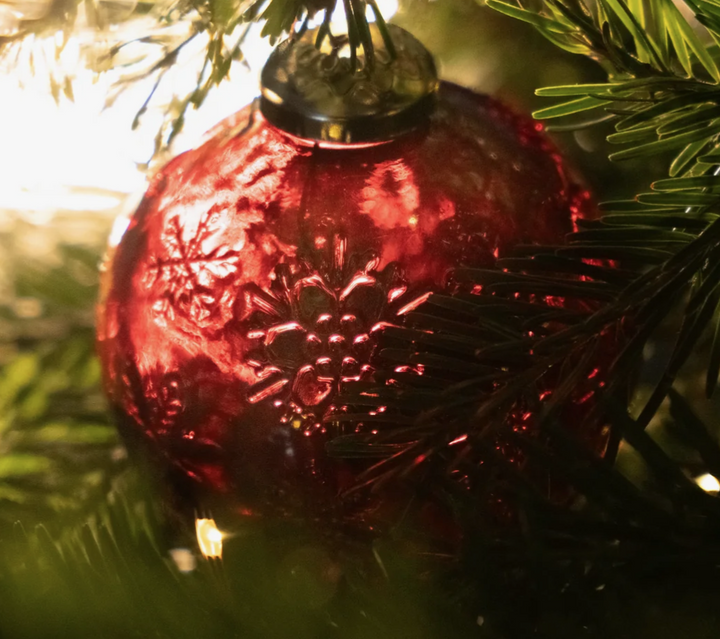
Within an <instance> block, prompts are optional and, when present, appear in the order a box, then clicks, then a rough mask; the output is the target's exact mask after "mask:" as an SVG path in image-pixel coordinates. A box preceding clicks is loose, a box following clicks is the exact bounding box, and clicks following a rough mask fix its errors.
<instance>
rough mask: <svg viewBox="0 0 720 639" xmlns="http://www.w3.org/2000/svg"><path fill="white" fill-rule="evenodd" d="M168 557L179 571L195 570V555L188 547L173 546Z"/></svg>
mask: <svg viewBox="0 0 720 639" xmlns="http://www.w3.org/2000/svg"><path fill="white" fill-rule="evenodd" d="M170 557H171V558H172V560H173V562H174V563H175V566H177V569H178V570H179V571H180V572H192V571H193V570H195V563H196V562H195V555H193V553H192V551H190V550H189V549H188V548H173V549H172V550H171V551H170Z"/></svg>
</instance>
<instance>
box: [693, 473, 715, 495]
mask: <svg viewBox="0 0 720 639" xmlns="http://www.w3.org/2000/svg"><path fill="white" fill-rule="evenodd" d="M695 483H696V484H697V485H698V486H700V488H702V489H703V490H704V491H705V492H706V493H717V492H720V482H719V481H718V480H717V478H716V477H714V476H713V475H711V474H710V473H705V474H704V475H700V476H699V477H696V478H695Z"/></svg>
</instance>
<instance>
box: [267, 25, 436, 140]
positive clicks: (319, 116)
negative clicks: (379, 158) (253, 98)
mask: <svg viewBox="0 0 720 639" xmlns="http://www.w3.org/2000/svg"><path fill="white" fill-rule="evenodd" d="M387 29H388V31H389V33H390V37H391V39H392V43H393V45H394V47H395V49H396V55H395V56H393V55H391V54H390V52H388V50H387V48H386V46H385V43H384V41H383V38H382V35H381V33H380V30H379V29H378V27H377V26H376V25H374V24H371V25H370V31H371V34H372V41H373V45H374V56H373V64H372V65H371V64H368V61H367V56H366V54H363V53H362V49H360V50H358V57H357V64H356V69H355V70H354V71H353V69H352V64H351V61H350V59H349V58H347V57H342V56H341V54H342V53H343V49H340V50H337V49H334V48H333V47H332V45H331V43H330V41H329V38H325V42H324V44H323V45H322V46H321V47H320V48H319V49H318V48H317V47H316V46H315V39H316V35H317V30H313V31H308V32H306V33H305V34H304V35H303V36H302V37H299V38H296V39H294V40H293V39H289V40H286V41H285V42H283V43H282V44H280V45H279V46H278V47H277V49H276V50H275V51H274V52H273V53H272V55H271V56H270V58H269V59H268V61H267V63H266V64H265V67H264V68H263V71H262V75H261V84H262V93H261V98H260V110H261V112H262V114H263V116H264V117H265V119H266V120H267V121H268V122H270V124H272V125H273V126H275V127H277V128H278V129H281V130H282V131H285V132H286V133H289V134H291V135H294V136H296V137H298V138H301V139H305V140H310V141H322V142H328V143H339V144H369V143H377V142H384V141H388V140H391V139H394V138H397V137H399V136H401V135H403V134H405V133H408V132H409V131H412V130H414V129H417V128H419V127H421V126H422V125H423V124H425V123H426V122H427V121H428V119H429V117H430V115H431V114H432V112H433V109H434V104H435V95H436V92H437V89H438V86H439V82H438V76H437V69H436V67H435V62H434V60H433V58H432V55H430V53H429V51H428V50H427V49H426V48H425V47H424V46H423V45H422V44H421V43H420V42H419V41H418V40H416V39H415V38H414V37H413V36H412V35H411V34H410V33H408V32H407V31H405V30H404V29H401V28H400V27H397V26H395V25H387ZM344 48H345V49H347V48H348V47H347V45H346V46H345V47H344Z"/></svg>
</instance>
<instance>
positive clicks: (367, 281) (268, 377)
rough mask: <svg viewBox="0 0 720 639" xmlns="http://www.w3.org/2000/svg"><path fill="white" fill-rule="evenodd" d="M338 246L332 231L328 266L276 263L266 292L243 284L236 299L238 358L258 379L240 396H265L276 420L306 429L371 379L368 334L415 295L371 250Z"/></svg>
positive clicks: (370, 338) (260, 398)
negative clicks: (348, 388) (241, 349)
mask: <svg viewBox="0 0 720 639" xmlns="http://www.w3.org/2000/svg"><path fill="white" fill-rule="evenodd" d="M346 248H347V240H346V239H344V238H342V237H339V236H336V237H335V238H334V241H333V249H334V250H333V252H332V253H333V258H332V264H331V265H330V266H329V267H327V266H325V267H322V266H321V267H320V268H313V266H312V265H311V264H310V263H309V262H308V261H303V260H298V261H297V262H295V263H293V264H287V263H281V264H279V265H277V266H276V268H275V270H274V279H273V282H272V285H271V287H270V290H269V291H264V290H262V289H260V287H258V286H256V285H249V286H246V287H245V288H244V289H243V291H242V293H241V299H240V300H238V302H239V305H240V306H241V308H242V312H241V318H240V324H241V327H242V328H241V330H242V331H243V336H244V337H245V338H246V339H245V340H243V343H244V345H245V347H246V348H245V352H244V353H243V359H244V361H245V362H246V363H247V364H249V365H250V366H252V367H253V369H254V370H255V371H256V374H257V378H258V381H257V382H256V383H255V384H254V385H252V386H251V388H250V389H249V392H248V397H247V399H248V401H249V402H250V403H253V404H254V403H258V402H263V401H272V402H273V403H274V405H275V407H277V408H278V410H279V411H280V414H281V417H280V419H281V421H282V422H284V423H287V422H289V421H292V423H293V426H294V427H295V428H303V429H304V430H305V432H306V433H308V434H309V433H310V432H312V431H313V430H322V429H323V428H324V427H323V420H324V419H325V418H326V417H327V416H328V415H330V414H332V413H333V412H334V411H336V410H337V409H338V408H339V407H338V406H336V405H335V404H334V400H335V398H336V397H337V395H338V393H341V392H342V391H343V390H344V389H345V388H346V385H347V384H351V383H353V382H358V381H365V380H370V379H372V376H373V373H374V368H373V365H372V358H373V354H374V351H375V348H376V340H375V336H374V334H375V333H376V332H377V331H379V330H381V329H382V328H383V327H384V326H387V325H388V324H391V323H393V322H394V321H397V317H398V314H401V313H403V312H404V311H405V310H407V309H408V308H409V307H411V306H413V302H412V301H410V302H408V300H409V298H411V297H417V296H416V295H411V294H410V292H409V291H408V287H407V284H406V281H405V279H404V278H403V273H402V269H401V268H400V267H399V266H398V265H397V264H395V263H391V264H389V265H387V266H386V267H385V268H383V269H382V270H377V266H378V263H379V259H378V257H377V256H376V255H374V254H371V253H366V254H364V255H351V256H346Z"/></svg>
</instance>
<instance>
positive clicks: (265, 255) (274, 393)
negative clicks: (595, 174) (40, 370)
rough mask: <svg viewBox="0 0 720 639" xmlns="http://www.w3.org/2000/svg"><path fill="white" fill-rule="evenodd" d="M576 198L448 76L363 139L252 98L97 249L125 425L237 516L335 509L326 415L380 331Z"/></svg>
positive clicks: (559, 165)
mask: <svg viewBox="0 0 720 639" xmlns="http://www.w3.org/2000/svg"><path fill="white" fill-rule="evenodd" d="M588 205H589V203H588V196H587V194H586V193H585V192H583V191H582V189H580V188H578V187H577V186H576V185H575V184H574V183H573V182H572V180H571V179H570V178H569V176H568V173H567V171H566V169H565V167H564V166H563V162H562V161H561V159H560V157H559V156H558V155H557V153H556V151H555V150H554V148H553V147H552V145H551V144H550V143H549V142H548V140H547V138H546V137H545V136H544V135H543V134H542V132H541V127H540V126H539V125H537V124H535V123H534V122H532V121H531V120H529V119H526V118H523V117H519V116H517V115H515V114H514V113H512V112H511V111H510V110H509V109H508V108H507V107H505V106H503V105H502V104H500V103H498V102H497V101H495V100H493V99H491V98H488V97H485V96H481V95H477V94H474V93H472V92H470V91H468V90H465V89H462V88H460V87H458V86H455V85H452V84H442V85H441V86H440V89H439V92H438V98H437V104H436V107H435V111H434V112H433V114H432V116H431V117H430V120H429V122H428V123H427V125H426V126H425V127H421V128H419V129H417V130H415V131H413V132H410V133H407V134H405V135H403V136H401V137H399V138H398V139H395V140H392V141H388V142H386V143H377V144H366V145H343V144H335V145H332V144H325V145H323V144H318V143H310V142H307V141H303V140H300V139H297V138H294V137H292V136H290V135H288V134H286V133H283V132H282V131H280V130H278V129H276V128H274V127H273V126H271V125H270V124H268V122H267V121H266V120H265V119H264V118H263V116H262V115H261V114H260V112H259V110H258V109H257V107H256V106H250V107H248V108H246V109H244V110H242V111H240V112H239V113H237V114H236V115H235V116H233V117H231V118H230V119H228V120H227V121H225V122H224V123H222V124H221V125H220V126H219V127H217V128H216V129H215V130H214V131H213V132H211V134H210V136H209V138H208V140H207V141H206V142H205V143H204V144H202V146H200V147H199V148H196V149H194V150H192V151H189V152H187V153H184V154H183V155H180V156H179V157H177V158H175V159H174V160H173V161H171V162H170V163H169V164H168V165H167V166H165V168H163V169H162V170H160V171H159V172H158V173H157V174H156V175H155V176H154V178H153V179H152V181H151V184H150V186H149V188H148V189H147V193H146V194H145V197H144V199H143V201H142V203H141V204H140V206H139V208H138V209H137V211H136V212H135V214H134V215H133V216H132V218H131V220H130V223H129V226H128V227H127V231H126V232H125V233H124V236H123V237H122V240H121V241H120V242H119V245H118V246H117V247H116V248H114V249H113V250H111V255H110V258H109V260H108V264H107V268H106V272H105V275H104V285H103V294H102V300H101V305H100V313H99V320H100V321H99V329H98V339H99V349H100V353H101V357H102V362H103V368H104V373H105V383H106V388H107V393H108V395H109V397H110V400H111V403H112V405H113V407H114V408H115V410H116V412H117V414H118V415H119V417H120V421H121V424H122V429H123V432H125V433H126V434H127V435H128V438H129V439H133V438H134V439H138V440H143V441H144V442H145V443H146V444H147V446H148V447H149V449H151V450H153V451H155V452H156V453H157V454H158V455H159V456H161V457H162V458H163V459H165V460H166V462H167V464H168V467H172V468H175V469H176V470H177V471H178V472H179V473H180V474H181V475H182V476H184V477H186V478H189V480H190V481H189V484H191V485H194V486H196V487H197V488H198V489H199V490H200V491H204V492H207V493H213V494H226V495H229V496H231V497H230V498H231V499H232V500H233V503H235V504H236V505H237V508H245V509H249V510H252V511H255V512H257V511H280V512H291V513H303V512H306V513H307V512H320V511H326V510H332V509H333V508H336V506H337V502H338V497H337V496H338V494H339V493H340V492H342V490H343V489H344V488H347V487H348V486H350V485H351V484H352V482H353V479H354V477H355V473H356V471H357V469H358V465H354V464H355V462H353V463H350V462H344V461H338V460H335V459H331V458H330V457H329V456H328V455H327V453H326V443H327V442H328V441H330V440H332V438H333V437H336V436H338V435H340V434H342V433H341V432H339V431H340V429H341V427H340V426H337V425H336V424H335V422H333V420H332V415H333V414H334V413H336V412H337V411H342V410H343V406H342V405H341V403H339V400H338V397H339V396H340V395H341V393H342V392H343V391H344V390H347V389H348V388H351V387H352V385H353V384H358V383H363V382H367V381H372V380H373V379H374V378H375V376H376V373H377V371H376V367H377V366H379V365H380V364H379V363H378V360H377V352H376V351H377V348H376V344H377V337H378V334H380V333H381V332H382V331H383V330H384V328H385V327H387V326H389V325H397V324H402V323H403V321H404V316H405V314H406V313H408V311H410V310H411V309H414V308H417V307H418V306H419V305H420V304H422V302H423V300H424V299H426V297H427V295H428V293H429V292H432V291H441V290H444V289H445V288H446V287H447V286H448V281H449V279H448V276H449V274H450V272H451V270H452V269H453V268H455V267H457V266H460V265H464V266H472V267H483V268H484V267H491V266H492V265H493V264H494V262H495V260H496V259H497V258H498V257H499V256H502V255H503V254H505V253H506V252H507V251H508V250H509V249H510V248H512V247H514V246H515V245H517V244H520V243H523V244H527V243H549V244H554V243H558V242H559V241H561V240H562V238H563V236H564V235H565V234H567V233H568V232H571V231H572V230H573V220H574V219H575V218H576V217H577V216H582V215H583V214H584V210H585V209H586V208H587V207H588ZM394 365H397V363H395V364H394Z"/></svg>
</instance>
